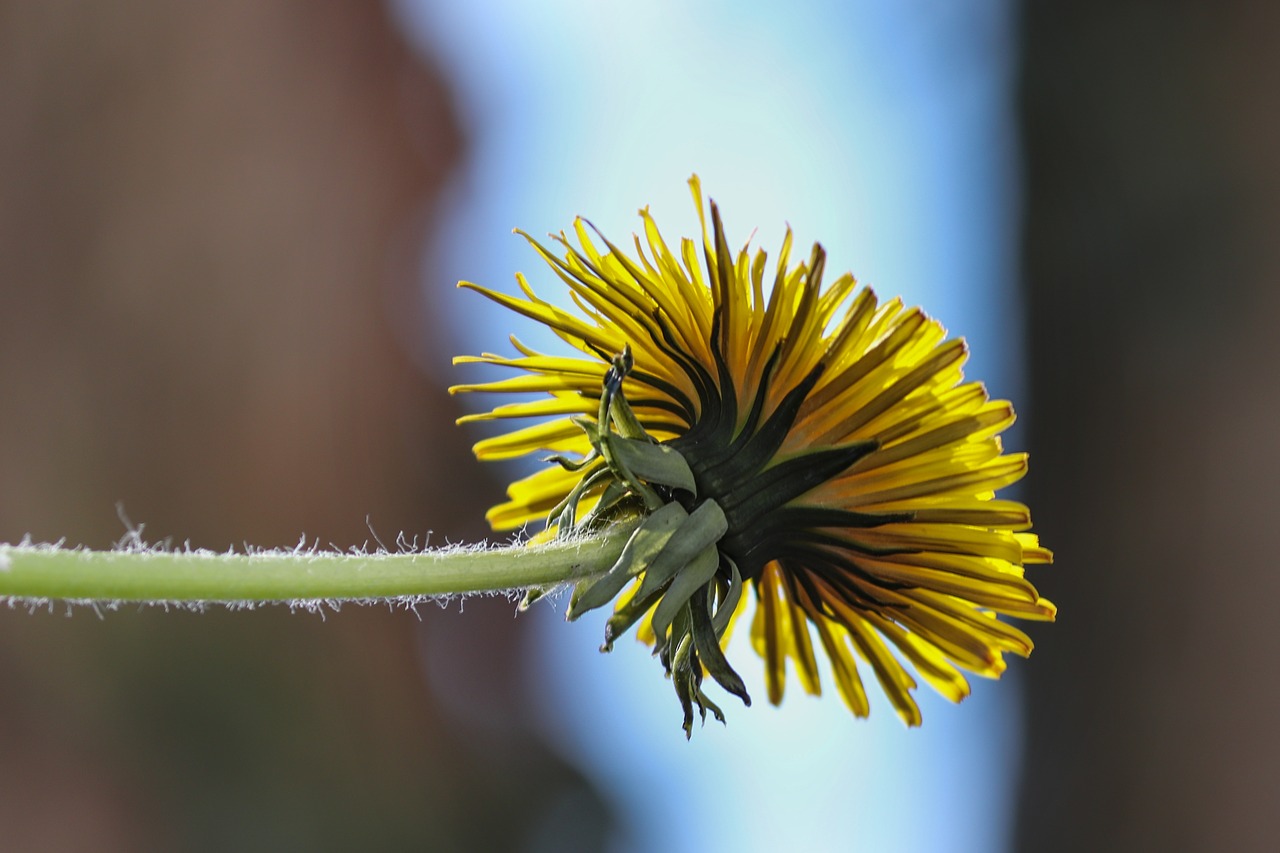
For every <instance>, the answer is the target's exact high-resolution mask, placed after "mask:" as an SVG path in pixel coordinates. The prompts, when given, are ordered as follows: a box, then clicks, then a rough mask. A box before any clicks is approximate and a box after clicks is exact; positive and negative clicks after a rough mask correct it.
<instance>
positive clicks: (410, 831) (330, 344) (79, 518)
mask: <svg viewBox="0 0 1280 853" xmlns="http://www.w3.org/2000/svg"><path fill="white" fill-rule="evenodd" d="M464 146H465V140H464V139H463V138H462V136H461V133H460V131H459V128H458V124H457V119H456V116H455V108H454V105H453V104H452V102H451V97H450V93H449V92H448V91H447V89H446V86H445V82H444V80H443V78H442V75H441V74H440V71H439V69H437V68H435V67H433V66H432V65H431V64H430V62H429V61H428V60H426V59H424V58H423V57H422V56H421V55H415V54H413V53H411V52H410V51H409V50H408V49H407V47H406V46H405V45H404V44H403V43H402V41H401V38H400V37H399V35H398V34H397V33H396V32H395V30H394V29H393V27H392V25H391V23H390V21H389V19H388V17H387V14H386V11H385V10H384V9H383V8H382V7H381V6H380V5H379V4H375V3H355V2H343V3H325V4H310V3H301V2H292V3H257V2H235V3H218V4H165V3H149V2H145V0H139V2H127V3H112V4H73V3H25V2H13V3H3V4H0V388H3V389H4V390H3V394H2V395H0V396H2V398H3V402H0V541H5V540H8V541H12V540H16V539H17V538H20V537H21V536H23V535H24V534H27V533H30V534H31V535H32V536H33V537H34V538H36V539H38V540H44V539H51V538H57V537H66V538H67V540H68V541H69V542H71V543H83V544H86V545H90V546H95V547H103V546H107V545H109V544H111V543H112V542H113V541H115V540H117V539H119V538H120V536H121V535H122V533H123V532H124V529H123V526H122V525H121V523H120V521H119V520H117V518H116V517H115V513H114V511H113V506H115V505H116V503H117V502H119V504H120V505H121V506H122V507H123V509H124V511H125V512H126V513H127V515H128V516H129V517H131V518H133V519H136V520H138V521H140V522H145V524H146V528H145V534H144V535H145V536H146V537H147V538H148V539H151V540H153V541H154V540H159V539H163V538H166V537H174V538H175V539H176V541H178V542H181V541H183V540H190V542H191V543H192V544H194V545H197V546H204V547H210V548H219V549H224V548H226V547H228V546H229V545H238V544H240V543H243V542H251V543H254V544H260V545H292V544H294V543H296V542H297V541H298V537H299V535H300V534H301V533H303V532H305V533H306V534H308V536H310V537H313V538H315V539H318V540H319V541H320V542H321V543H322V544H325V543H330V542H332V543H335V544H337V545H338V546H339V547H347V546H350V545H355V544H360V543H364V542H366V541H368V540H370V538H371V536H370V531H369V528H368V527H367V526H366V524H365V518H366V516H368V517H369V519H370V523H371V524H372V525H373V527H374V529H376V530H378V531H379V532H380V533H385V534H386V535H387V536H388V537H391V536H394V535H395V533H397V532H399V531H401V530H403V531H406V532H407V533H408V534H409V535H411V536H412V535H414V534H420V535H424V536H425V535H426V534H427V533H428V532H429V531H432V535H431V540H432V541H433V542H441V541H443V540H445V539H450V540H453V541H457V540H460V539H467V540H473V541H474V540H476V539H478V538H480V537H482V536H484V535H485V533H486V530H485V529H484V526H483V509H484V502H485V501H486V500H492V498H493V497H494V496H495V494H496V493H497V492H498V490H497V488H495V486H494V484H493V483H492V482H489V481H488V480H487V479H485V477H486V475H487V474H488V472H484V473H481V471H480V468H479V466H477V465H475V464H474V462H473V461H472V460H471V456H470V452H469V449H468V436H467V435H464V434H463V432H462V431H461V430H458V429H456V428H455V427H454V426H453V424H452V421H453V419H454V418H455V417H456V416H457V415H458V412H457V411H455V409H454V407H453V405H452V402H451V401H450V399H449V397H448V396H447V394H445V393H444V391H443V390H442V389H441V388H439V387H436V386H435V385H433V384H431V383H429V382H428V381H427V379H426V377H425V376H424V375H423V374H422V373H421V372H420V371H419V370H418V369H417V368H415V366H414V365H413V364H412V363H411V359H410V356H409V355H408V354H406V352H405V351H403V349H401V348H400V347H399V346H398V345H397V337H398V334H397V333H400V332H403V331H404V330H405V329H412V328H415V327H416V329H417V330H418V333H419V334H421V331H422V330H429V329H430V325H429V320H430V313H429V312H428V311H425V310H423V308H424V306H422V305H421V304H420V303H421V295H420V292H419V285H418V271H419V268H418V262H419V257H418V255H419V252H420V240H421V235H422V233H423V231H424V229H425V228H426V227H427V225H428V224H429V222H430V218H431V217H432V216H433V215H434V213H435V209H434V207H433V199H434V198H435V197H436V195H437V193H438V192H439V190H440V187H441V185H442V183H443V181H444V179H445V177H446V176H447V174H448V171H449V170H450V168H452V167H453V166H454V165H455V164H456V163H457V162H458V161H459V160H460V158H461V157H462V154H463V149H464ZM451 284H452V283H442V285H441V288H440V289H441V290H444V289H446V288H447V287H449V286H450V285H451ZM433 293H434V291H433ZM430 295H432V294H429V296H430ZM397 324H400V327H399V328H397V327H396V326H397ZM472 438H474V437H472ZM428 524H429V525H430V527H428ZM427 609H428V610H430V611H433V612H432V613H428V612H426V611H424V612H423V621H422V622H419V620H418V619H417V618H415V616H414V615H413V614H411V613H405V612H388V611H387V610H379V609H376V608H348V609H345V610H343V611H342V612H341V613H338V614H329V615H328V616H327V617H326V619H325V621H321V619H320V618H318V617H313V616H294V615H290V614H289V613H288V612H287V611H285V610H284V609H282V608H275V609H267V610H262V611H259V612H254V613H249V614H245V613H227V612H223V611H221V610H215V611H213V612H210V613H208V614H205V615H203V616H197V615H194V614H190V613H169V614H166V613H163V612H160V611H156V610H151V611H141V612H138V611H134V610H125V611H122V612H117V613H112V614H110V615H109V616H108V617H107V618H105V619H102V620H99V619H97V618H94V616H93V614H92V613H91V612H89V611H87V610H85V611H82V612H79V613H77V614H76V616H75V618H72V619H64V618H62V617H61V616H60V615H56V616H55V617H52V618H51V617H49V616H46V615H43V614H37V615H36V616H29V615H28V614H27V613H26V612H23V611H22V610H16V611H11V610H0V684H2V685H3V687H0V756H2V757H0V847H3V849H6V850H68V851H69V850H121V851H123V850H148V849H150V850H161V849H165V850H178V849H182V850H210V851H213V850H264V851H265V850H273V851H274V850H354V849H364V850H371V849H393V850H394V849H435V850H478V849H495V850H498V849H500V850H506V849H533V847H534V845H533V844H531V843H529V842H527V841H522V842H519V843H518V839H521V838H523V839H529V838H533V839H535V840H536V839H537V838H538V837H539V834H540V832H541V833H542V834H544V835H545V831H544V829H542V828H541V825H542V823H544V822H545V821H546V820H548V819H551V818H558V819H559V821H560V823H561V824H562V826H561V833H562V835H561V838H562V839H563V841H564V843H566V844H568V845H569V846H570V848H572V847H578V848H579V849H593V848H596V847H598V846H599V845H600V844H601V843H602V841H601V839H602V838H603V832H604V831H605V829H606V828H607V825H608V817H607V810H606V809H605V808H604V806H603V805H602V804H601V803H600V802H599V801H598V799H597V798H596V797H595V795H594V793H593V792H592V791H591V790H590V789H589V788H588V787H586V786H585V784H584V783H583V782H582V781H581V779H580V778H579V777H578V774H577V772H576V771H574V770H573V769H572V768H570V767H568V766H566V765H565V764H564V763H563V762H562V761H560V760H559V759H557V758H556V757H555V756H553V755H552V754H551V753H550V752H549V751H548V750H547V748H546V747H544V746H543V745H542V744H541V743H540V740H539V738H538V736H537V735H536V734H534V733H531V732H529V731H527V725H526V723H527V719H526V713H525V711H524V710H523V708H524V701H523V698H522V697H523V693H522V691H523V686H522V682H521V681H520V678H519V673H520V671H521V662H522V659H521V647H522V646H521V641H522V632H523V631H524V630H525V628H524V627H523V623H521V622H516V621H514V620H512V618H511V611H512V607H511V605H510V604H508V603H506V602H505V601H499V602H485V601H475V602H471V603H469V604H468V606H467V608H466V612H465V614H463V615H459V614H458V613H456V612H454V613H449V614H447V618H443V619H441V618H436V619H432V618H431V617H432V616H434V615H438V611H437V610H436V608H434V607H429V608H427ZM455 611H456V608H455ZM56 612H59V613H60V611H56ZM464 638H465V642H463V640H464ZM429 643H431V644H435V645H436V646H437V647H443V648H445V649H447V650H448V654H449V656H450V657H452V658H455V659H457V660H458V661H459V664H458V665H457V666H456V668H451V670H450V672H455V673H463V674H475V675H474V678H475V681H476V683H475V684H454V685H449V684H448V683H446V684H445V685H444V688H445V689H450V688H452V689H451V692H452V693H453V694H455V695H460V696H463V697H465V696H468V695H476V694H479V695H482V696H484V697H485V698H487V699H488V700H489V702H490V704H493V705H498V706H501V707H503V708H505V709H508V710H509V713H507V714H506V715H505V716H500V715H493V714H488V715H482V716H479V717H477V718H475V719H482V720H484V722H483V723H478V722H475V719H472V721H470V722H464V721H463V720H462V719H460V717H461V716H463V715H465V709H459V707H458V705H457V702H456V701H455V702H454V703H453V704H452V705H451V706H450V708H448V709H446V708H444V707H442V706H441V705H440V703H439V701H438V700H437V698H436V697H435V695H433V692H432V689H431V688H430V686H429V685H428V682H427V681H426V680H425V679H424V677H423V659H424V656H423V655H422V654H420V651H421V649H422V648H423V647H424V646H425V645H426V644H429ZM517 745H519V747H520V748H519V749H516V748H515V747H516V746H517ZM575 833H576V834H575Z"/></svg>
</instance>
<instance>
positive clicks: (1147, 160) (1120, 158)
mask: <svg viewBox="0 0 1280 853" xmlns="http://www.w3.org/2000/svg"><path fill="white" fill-rule="evenodd" d="M1022 15H1023V57H1022V61H1023V81H1022V82H1023V89H1022V104H1021V106H1022V115H1023V130H1024V141H1025V152H1026V176H1027V183H1026V190H1027V208H1026V232H1025V256H1024V257H1025V269H1024V280H1025V282H1026V284H1025V287H1026V291H1025V292H1026V300H1027V306H1028V308H1029V312H1030V330H1029V340H1030V349H1029V352H1030V376H1031V389H1032V412H1031V419H1030V421H1031V423H1030V432H1029V436H1030V445H1031V451H1032V475H1031V477H1030V478H1029V479H1028V486H1027V489H1028V493H1029V494H1028V497H1029V500H1030V502H1031V504H1032V505H1033V506H1034V507H1035V510H1036V513H1037V522H1038V525H1037V526H1038V528H1039V530H1040V532H1041V533H1042V535H1043V537H1044V539H1045V541H1046V542H1047V544H1049V545H1050V546H1051V547H1053V548H1054V549H1055V550H1056V551H1057V555H1058V565H1057V567H1056V568H1054V569H1051V570H1050V571H1049V573H1048V574H1044V573H1042V574H1041V575H1040V576H1039V577H1038V580H1037V582H1038V583H1039V584H1040V585H1041V590H1042V591H1043V592H1044V593H1045V594H1046V595H1048V596H1049V597H1051V598H1053V599H1054V600H1055V601H1056V602H1057V603H1058V604H1059V606H1060V608H1061V613H1060V617H1059V622H1058V624H1057V625H1056V626H1054V627H1053V628H1052V629H1051V630H1046V631H1042V632H1038V633H1037V638H1038V640H1039V647H1038V649H1037V651H1036V654H1035V656H1034V657H1033V660H1032V661H1031V662H1030V664H1029V665H1028V666H1027V667H1026V668H1025V670H1024V672H1025V679H1026V683H1027V686H1028V688H1029V714H1028V727H1027V733H1028V740H1027V750H1026V754H1025V778H1024V783H1023V785H1022V786H1021V794H1022V801H1021V812H1020V821H1019V829H1018V834H1017V842H1016V849H1018V850H1027V851H1040V850H1046V851H1055V850H1061V851H1073V853H1074V851H1080V850H1125V851H1130V850H1245V849H1251V850H1264V849H1265V850H1270V849H1274V847H1275V844H1276V839H1277V838H1278V837H1280V810H1277V808H1276V803H1277V798H1278V797H1280V737H1277V736H1276V732H1275V724H1276V721H1277V720H1278V719H1280V680H1278V679H1277V678H1276V677H1275V672H1276V669H1275V668H1276V658H1277V653H1280V642H1278V641H1277V634H1276V632H1275V630H1274V627H1273V626H1274V623H1275V615H1274V614H1273V613H1272V612H1271V610H1270V606H1271V605H1272V604H1273V603H1274V602H1276V601H1277V600H1280V571H1277V569H1276V565H1275V563H1276V558H1275V555H1274V553H1273V549H1272V545H1273V540H1274V535H1273V534H1274V531H1275V526H1276V523H1277V522H1276V510H1277V506H1278V505H1280V501H1278V500H1277V495H1278V494H1280V492H1278V487H1277V483H1280V441H1278V440H1277V435H1278V434H1280V382H1277V378H1276V372H1277V369H1278V368H1280V332H1278V331H1277V320H1280V236H1278V235H1280V6H1277V5H1276V4H1269V3H1229V4H1195V3H1159V4H1157V3H1135V2H1123V3H1101V2H1089V3H1058V4H1049V3H1028V4H1025V6H1024V7H1023V9H1022Z"/></svg>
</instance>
